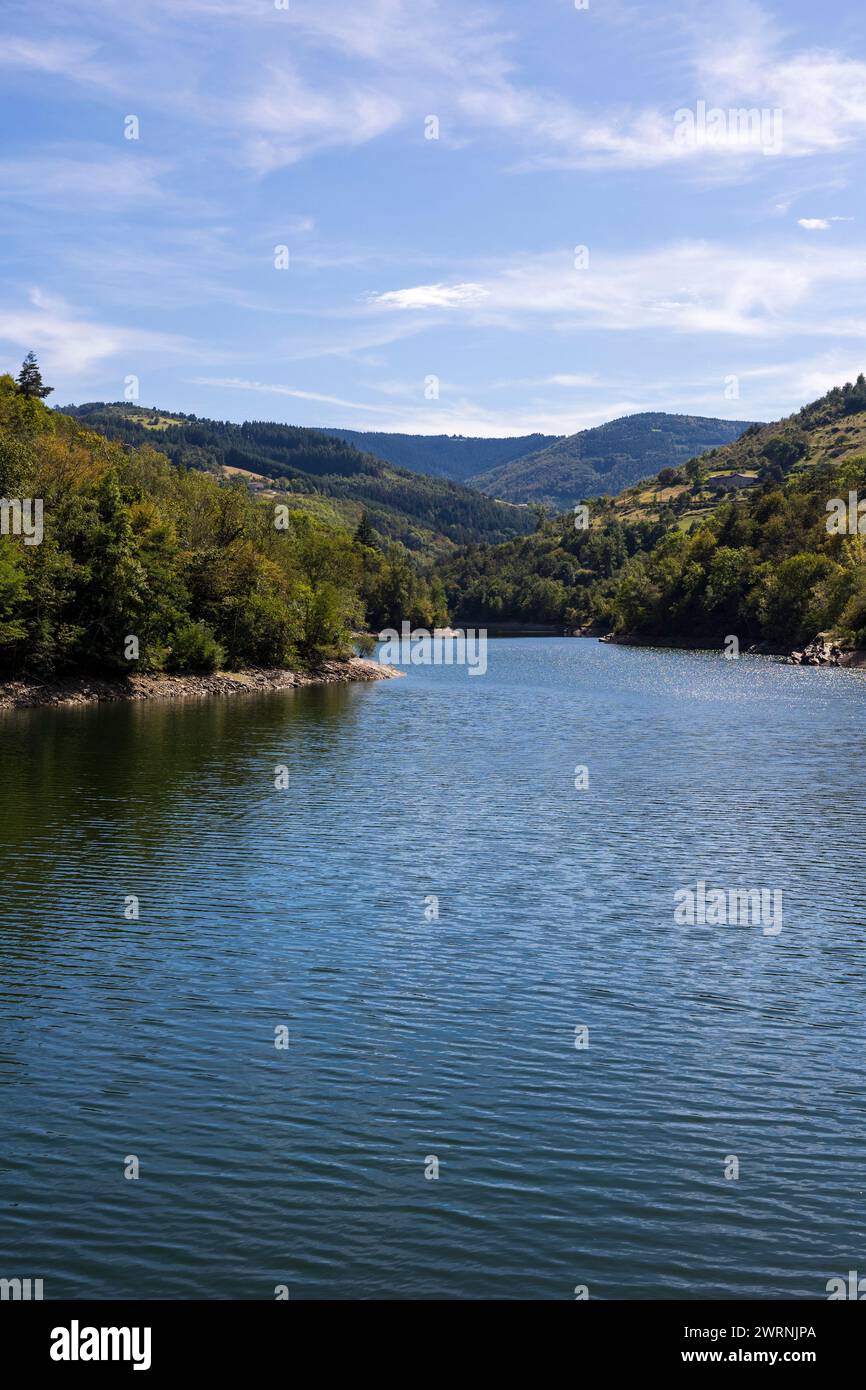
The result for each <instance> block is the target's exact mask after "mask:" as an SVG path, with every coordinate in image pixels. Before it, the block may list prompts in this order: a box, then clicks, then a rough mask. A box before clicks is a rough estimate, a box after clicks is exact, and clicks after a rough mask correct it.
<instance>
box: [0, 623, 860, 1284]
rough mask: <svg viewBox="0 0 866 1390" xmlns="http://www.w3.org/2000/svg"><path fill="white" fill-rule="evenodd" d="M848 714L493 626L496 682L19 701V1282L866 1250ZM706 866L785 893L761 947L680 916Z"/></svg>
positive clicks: (313, 1274) (7, 926)
mask: <svg viewBox="0 0 866 1390" xmlns="http://www.w3.org/2000/svg"><path fill="white" fill-rule="evenodd" d="M864 710H866V679H864V677H863V676H861V675H859V674H855V673H851V672H845V671H829V670H825V671H821V670H798V669H796V668H792V667H785V666H782V665H780V664H776V663H774V662H772V661H769V660H767V659H761V658H749V657H744V658H742V659H741V660H740V661H739V662H728V661H725V660H724V659H723V658H722V657H721V656H719V655H710V654H700V653H698V654H694V653H683V652H661V651H646V650H643V651H640V650H630V649H626V648H615V647H609V646H604V645H602V644H599V643H597V642H592V641H574V640H572V641H569V640H559V639H525V640H517V639H510V640H502V641H497V642H491V644H490V653H489V669H488V672H487V674H486V675H485V676H483V677H470V676H468V674H467V672H466V671H465V670H464V669H456V668H438V669H413V670H411V671H410V672H409V674H408V675H407V676H406V678H404V679H402V680H395V681H386V682H382V683H380V684H375V685H371V686H360V685H356V686H350V687H340V688H338V687H330V688H328V687H325V688H321V689H307V690H302V691H298V692H291V693H282V694H275V695H268V696H264V697H252V698H249V699H239V700H236V701H230V702H226V703H219V702H203V703H190V704H186V705H183V706H181V705H150V706H147V705H138V706H136V705H128V706H118V707H111V706H107V707H103V708H98V707H96V708H85V709H78V710H76V709H73V710H57V711H22V712H15V713H10V714H7V715H5V716H3V717H2V718H0V751H2V769H3V779H2V788H0V815H2V832H3V833H2V848H0V860H2V885H3V893H2V929H0V1018H2V1033H0V1114H2V1134H0V1276H3V1277H15V1276H18V1277H31V1278H43V1279H44V1280H45V1296H46V1297H47V1298H75V1297H96V1298H111V1297H119V1298H135V1297H146V1298H158V1297H175V1298H218V1297H231V1298H264V1299H269V1298H273V1297H274V1288H275V1286H276V1285H277V1284H285V1285H287V1286H288V1288H289V1290H290V1293H291V1297H292V1298H293V1299H297V1298H301V1299H302V1298H310V1297H327V1298H385V1297H389V1298H391V1297H393V1298H418V1299H423V1298H503V1297H504V1298H510V1297H517V1298H539V1299H569V1298H573V1297H574V1288H575V1286H576V1285H582V1284H585V1285H588V1287H589V1292H590V1296H591V1297H596V1298H659V1297H663V1298H671V1297H673V1298H683V1299H694V1298H710V1297H725V1298H745V1297H757V1298H769V1299H772V1298H782V1297H796V1298H805V1299H814V1298H824V1297H826V1292H825V1285H826V1281H827V1280H828V1279H829V1278H831V1277H833V1276H835V1275H839V1274H841V1275H846V1274H847V1271H848V1270H849V1269H859V1270H860V1272H861V1274H866V1160H864V1133H866V1098H864V1090H866V1088H864V1081H863V1076H864V1061H866V1007H864V1006H866V976H864V965H866V903H864V892H863V848H864V842H866V812H864V796H863V786H864V778H863V772H864V759H866V736H864ZM280 764H284V765H285V766H286V767H287V768H288V770H289V787H288V789H287V790H276V789H275V786H274V776H275V773H274V769H275V767H276V766H277V765H280ZM576 765H585V766H586V767H587V768H588V770H589V787H588V788H587V789H585V790H576V789H575V786H574V780H575V767H576ZM698 879H705V880H706V882H707V884H708V886H720V887H723V888H728V887H749V888H763V887H766V888H773V889H781V890H783V893H784V919H783V929H782V931H781V932H780V933H779V934H777V935H768V934H765V933H764V932H763V931H762V929H761V926H760V925H754V926H752V925H742V926H726V927H716V926H694V927H683V926H678V925H676V924H675V922H674V920H673V905H674V893H675V892H676V890H677V889H678V888H681V887H687V886H689V885H694V884H695V883H696V881H697V880H698ZM128 895H135V896H136V897H137V898H138V899H139V901H140V916H139V919H138V920H137V921H136V920H128V919H127V918H125V916H124V904H125V900H126V898H127V896H128ZM430 895H435V896H436V897H437V898H438V900H439V916H438V920H427V916H425V907H428V908H429V907H430V906H431V904H430V903H429V897H430ZM428 915H429V914H428ZM281 1026H286V1027H287V1028H288V1030H289V1046H288V1048H287V1049H278V1048H277V1047H275V1045H274V1044H275V1029H279V1028H280V1027H281ZM581 1027H586V1028H588V1029H589V1046H588V1047H587V1048H581V1049H578V1048H577V1047H576V1046H575V1029H576V1028H581ZM129 1155H136V1156H137V1157H138V1160H139V1163H140V1177H139V1178H138V1180H127V1179H126V1178H125V1177H124V1164H125V1160H126V1158H127V1156H129ZM432 1156H435V1157H436V1158H437V1159H438V1162H439V1177H438V1180H428V1179H427V1178H425V1167H426V1168H428V1169H429V1168H430V1163H429V1160H430V1158H431V1157H432ZM728 1156H736V1157H737V1158H738V1160H739V1178H738V1179H737V1180H726V1178H725V1164H726V1161H727V1160H728Z"/></svg>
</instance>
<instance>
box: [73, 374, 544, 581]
mask: <svg viewBox="0 0 866 1390" xmlns="http://www.w3.org/2000/svg"><path fill="white" fill-rule="evenodd" d="M62 409H63V411H64V412H65V414H67V415H72V416H75V417H76V418H77V419H79V420H81V421H82V422H83V423H84V424H86V425H87V427H88V428H89V429H92V430H96V431H97V432H98V433H99V434H102V435H105V436H106V438H108V439H114V440H119V441H121V442H122V443H124V444H129V445H132V446H134V447H138V446H140V445H142V444H150V445H152V446H153V447H154V448H156V449H158V450H159V451H160V452H161V453H163V454H166V455H167V456H168V457H169V458H170V459H171V461H172V462H173V463H175V464H178V465H180V466H181V467H186V468H199V469H204V470H206V471H208V472H212V473H216V474H221V475H223V476H230V475H235V476H241V477H245V478H246V481H247V482H248V483H249V484H250V486H251V487H253V488H254V489H256V490H262V489H263V488H264V489H269V488H270V489H273V490H276V491H279V492H280V493H285V494H288V498H289V500H290V502H291V503H292V505H296V506H300V507H302V508H303V509H305V510H310V511H313V512H315V513H316V514H318V515H319V516H320V517H322V518H324V519H331V520H336V521H338V522H340V523H341V524H343V525H346V526H349V527H354V526H356V525H357V523H358V521H359V520H360V518H361V516H362V514H363V513H364V512H366V513H367V515H368V517H369V520H370V524H371V525H372V527H373V528H374V530H375V531H376V532H377V533H378V534H379V536H380V537H382V538H383V539H387V540H396V541H401V542H402V543H403V544H404V545H405V546H406V547H407V548H408V549H410V550H413V551H415V552H417V553H419V554H422V555H434V554H443V553H446V552H447V551H449V550H451V549H453V548H454V547H455V546H456V545H465V544H468V543H470V542H474V541H486V542H496V541H502V540H506V539H508V538H509V537H511V536H518V535H524V534H526V533H527V532H528V531H531V530H532V528H533V525H534V518H533V517H532V516H531V515H530V514H529V513H528V512H527V510H526V508H522V507H517V506H514V505H513V504H507V503H501V502H496V501H493V500H492V499H490V498H488V497H485V496H484V495H483V494H481V493H479V492H475V491H473V490H472V489H470V488H467V487H463V486H462V485H461V484H460V483H457V482H453V481H452V480H451V479H447V478H442V477H429V476H427V475H424V474H419V473H416V472H414V471H411V470H410V469H407V468H402V467H398V466H396V465H394V464H392V463H390V462H386V461H384V460H383V459H382V458H376V457H374V456H373V455H372V454H370V453H363V452H361V451H360V450H359V449H357V448H355V446H354V445H353V444H352V443H347V442H346V441H345V440H344V439H342V438H341V437H340V436H339V435H338V434H337V433H336V432H331V433H326V432H324V431H323V430H314V429H303V428H301V427H299V426H297V425H283V424H278V423H271V422H266V421H246V422H245V423H244V424H242V425H237V424H231V423H229V422H225V421H220V420H206V419H199V418H197V417H196V416H195V415H182V414H177V413H171V412H166V411H161V410H156V409H145V408H144V407H142V406H135V405H130V404H128V403H126V402H114V403H112V404H106V403H105V402H103V401H93V402H90V403H89V404H86V405H80V406H74V405H70V406H64V407H62ZM475 442H481V443H483V442H485V441H475ZM500 442H504V441H500Z"/></svg>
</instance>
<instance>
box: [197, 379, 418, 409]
mask: <svg viewBox="0 0 866 1390" xmlns="http://www.w3.org/2000/svg"><path fill="white" fill-rule="evenodd" d="M190 380H191V382H192V384H193V385H195V386H219V387H220V388H221V389H229V390H232V391H255V392H258V393H259V394H263V395H266V396H291V397H292V398H293V399H294V400H298V401H318V402H320V403H322V404H323V405H337V406H340V407H341V408H342V409H344V410H364V411H367V412H370V411H372V412H375V413H377V414H383V415H387V414H390V413H391V412H390V411H389V410H388V408H387V407H386V406H375V405H369V404H365V403H363V402H360V401H347V400H343V399H342V398H341V397H339V396H326V395H322V394H321V393H320V392H318V391H301V390H299V389H298V388H297V387H295V386H283V385H281V384H279V383H276V384H275V383H272V382H267V381H244V380H243V379H242V378H241V377H215V376H196V377H191V378H190Z"/></svg>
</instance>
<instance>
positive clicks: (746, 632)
mask: <svg viewBox="0 0 866 1390" xmlns="http://www.w3.org/2000/svg"><path fill="white" fill-rule="evenodd" d="M851 492H854V493H855V494H856V495H857V497H858V498H860V499H863V500H864V508H863V510H864V512H866V380H864V378H863V376H862V375H861V376H860V377H858V379H857V381H856V382H855V383H853V384H851V383H849V384H848V385H846V386H844V387H842V388H836V389H834V390H833V391H831V392H829V393H828V394H827V395H826V396H824V397H822V398H821V400H819V401H815V402H814V403H813V404H812V405H809V406H805V407H804V408H803V409H802V410H801V411H799V412H798V413H797V414H796V415H793V416H790V417H789V418H787V419H785V420H782V421H780V422H779V423H777V424H775V425H765V426H761V427H758V426H755V427H753V428H751V429H750V430H748V431H747V432H746V434H745V435H744V436H743V437H742V438H741V439H740V440H738V441H736V442H735V443H733V444H730V445H727V446H726V447H724V448H720V449H717V450H714V451H713V452H712V453H711V454H709V455H704V456H703V457H701V458H696V459H692V460H690V461H689V462H688V463H687V464H685V465H683V466H681V467H678V468H667V469H664V470H663V471H662V472H661V473H660V474H659V475H658V476H657V477H656V478H655V480H654V481H652V482H651V483H643V484H640V485H639V486H638V487H635V488H633V489H631V490H629V491H627V492H625V493H623V494H621V495H620V496H619V497H617V498H609V497H603V498H599V499H597V500H595V501H593V502H592V503H591V504H590V507H589V511H590V524H589V525H588V527H587V528H586V529H577V528H576V525H575V522H576V521H578V522H579V521H580V520H582V518H576V517H575V516H573V515H567V516H564V517H559V518H558V519H556V520H548V521H544V522H543V523H542V524H541V525H540V526H539V529H538V530H537V531H536V533H535V534H534V535H532V536H528V537H525V538H523V539H521V540H516V541H511V542H507V543H505V544H502V545H498V546H470V547H468V548H467V549H465V550H463V551H462V552H460V553H459V554H458V555H456V556H455V557H453V558H452V559H451V560H450V561H449V562H448V563H446V564H445V565H443V566H442V568H441V570H440V575H441V578H442V580H443V583H444V586H445V592H446V597H447V598H448V601H449V606H450V609H451V614H452V621H457V622H464V623H475V624H477V623H479V622H496V621H504V620H514V619H516V620H520V621H527V622H530V621H531V622H547V623H556V624H560V623H561V624H563V625H564V626H567V627H569V628H570V627H574V626H587V625H594V627H595V629H596V630H598V631H608V632H614V633H620V634H623V635H630V636H634V637H637V638H642V639H644V640H648V641H652V640H656V641H659V642H661V643H682V644H684V645H688V644H690V643H691V644H695V645H717V646H722V645H723V644H724V641H725V639H726V637H727V636H728V635H729V634H734V635H736V636H737V637H738V638H739V640H740V642H741V643H751V642H761V641H762V642H767V643H772V644H779V645H781V646H785V645H788V646H795V645H797V644H800V643H803V642H808V641H809V640H811V638H813V637H814V636H815V635H816V634H817V633H818V632H832V633H834V634H836V635H837V636H838V637H839V638H840V639H841V640H842V641H843V642H845V643H848V644H853V645H855V646H858V647H864V646H866V535H861V534H858V533H857V527H856V525H855V528H854V533H853V534H850V533H848V531H847V530H842V531H841V532H839V533H837V532H836V531H834V530H832V529H828V517H829V516H831V515H832V513H828V503H831V502H832V501H833V500H834V499H842V500H843V501H844V502H845V503H846V505H847V503H848V499H849V494H850V493H851ZM862 527H863V530H864V532H866V516H864V518H863V520H862Z"/></svg>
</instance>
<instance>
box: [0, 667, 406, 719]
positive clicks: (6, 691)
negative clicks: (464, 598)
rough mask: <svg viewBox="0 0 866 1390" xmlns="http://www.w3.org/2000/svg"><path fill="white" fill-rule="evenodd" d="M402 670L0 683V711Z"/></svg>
mask: <svg viewBox="0 0 866 1390" xmlns="http://www.w3.org/2000/svg"><path fill="white" fill-rule="evenodd" d="M402 675H403V672H402V671H398V670H397V669H396V668H395V667H393V666H386V665H384V664H381V663H380V662H378V661H368V660H367V659H366V658H364V657H358V656H355V657H351V658H350V659H349V660H348V661H323V662H322V664H321V665H320V666H318V667H316V669H315V670H310V671H285V670H282V669H279V668H278V669H275V670H266V669H263V668H260V667H251V668H250V669H249V670H246V671H231V672H229V671H214V672H212V673H211V674H209V675H198V676H197V675H192V674H187V675H182V676H181V675H177V676H175V675H167V674H163V673H154V674H153V675H132V676H128V677H127V678H125V679H119V678H116V677H105V678H102V677H99V676H89V677H88V676H69V677H66V678H65V679H62V680H57V681H26V680H19V681H3V682H0V709H25V708H31V707H34V706H39V705H85V704H98V703H103V702H110V701H115V700H189V699H202V698H204V697H209V696H214V695H216V696H219V697H221V698H226V697H231V696H233V695H252V694H261V693H263V692H266V691H269V690H292V689H294V688H296V687H297V686H302V685H332V684H336V683H339V682H347V681H382V680H390V679H391V678H392V677H393V676H402Z"/></svg>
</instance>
